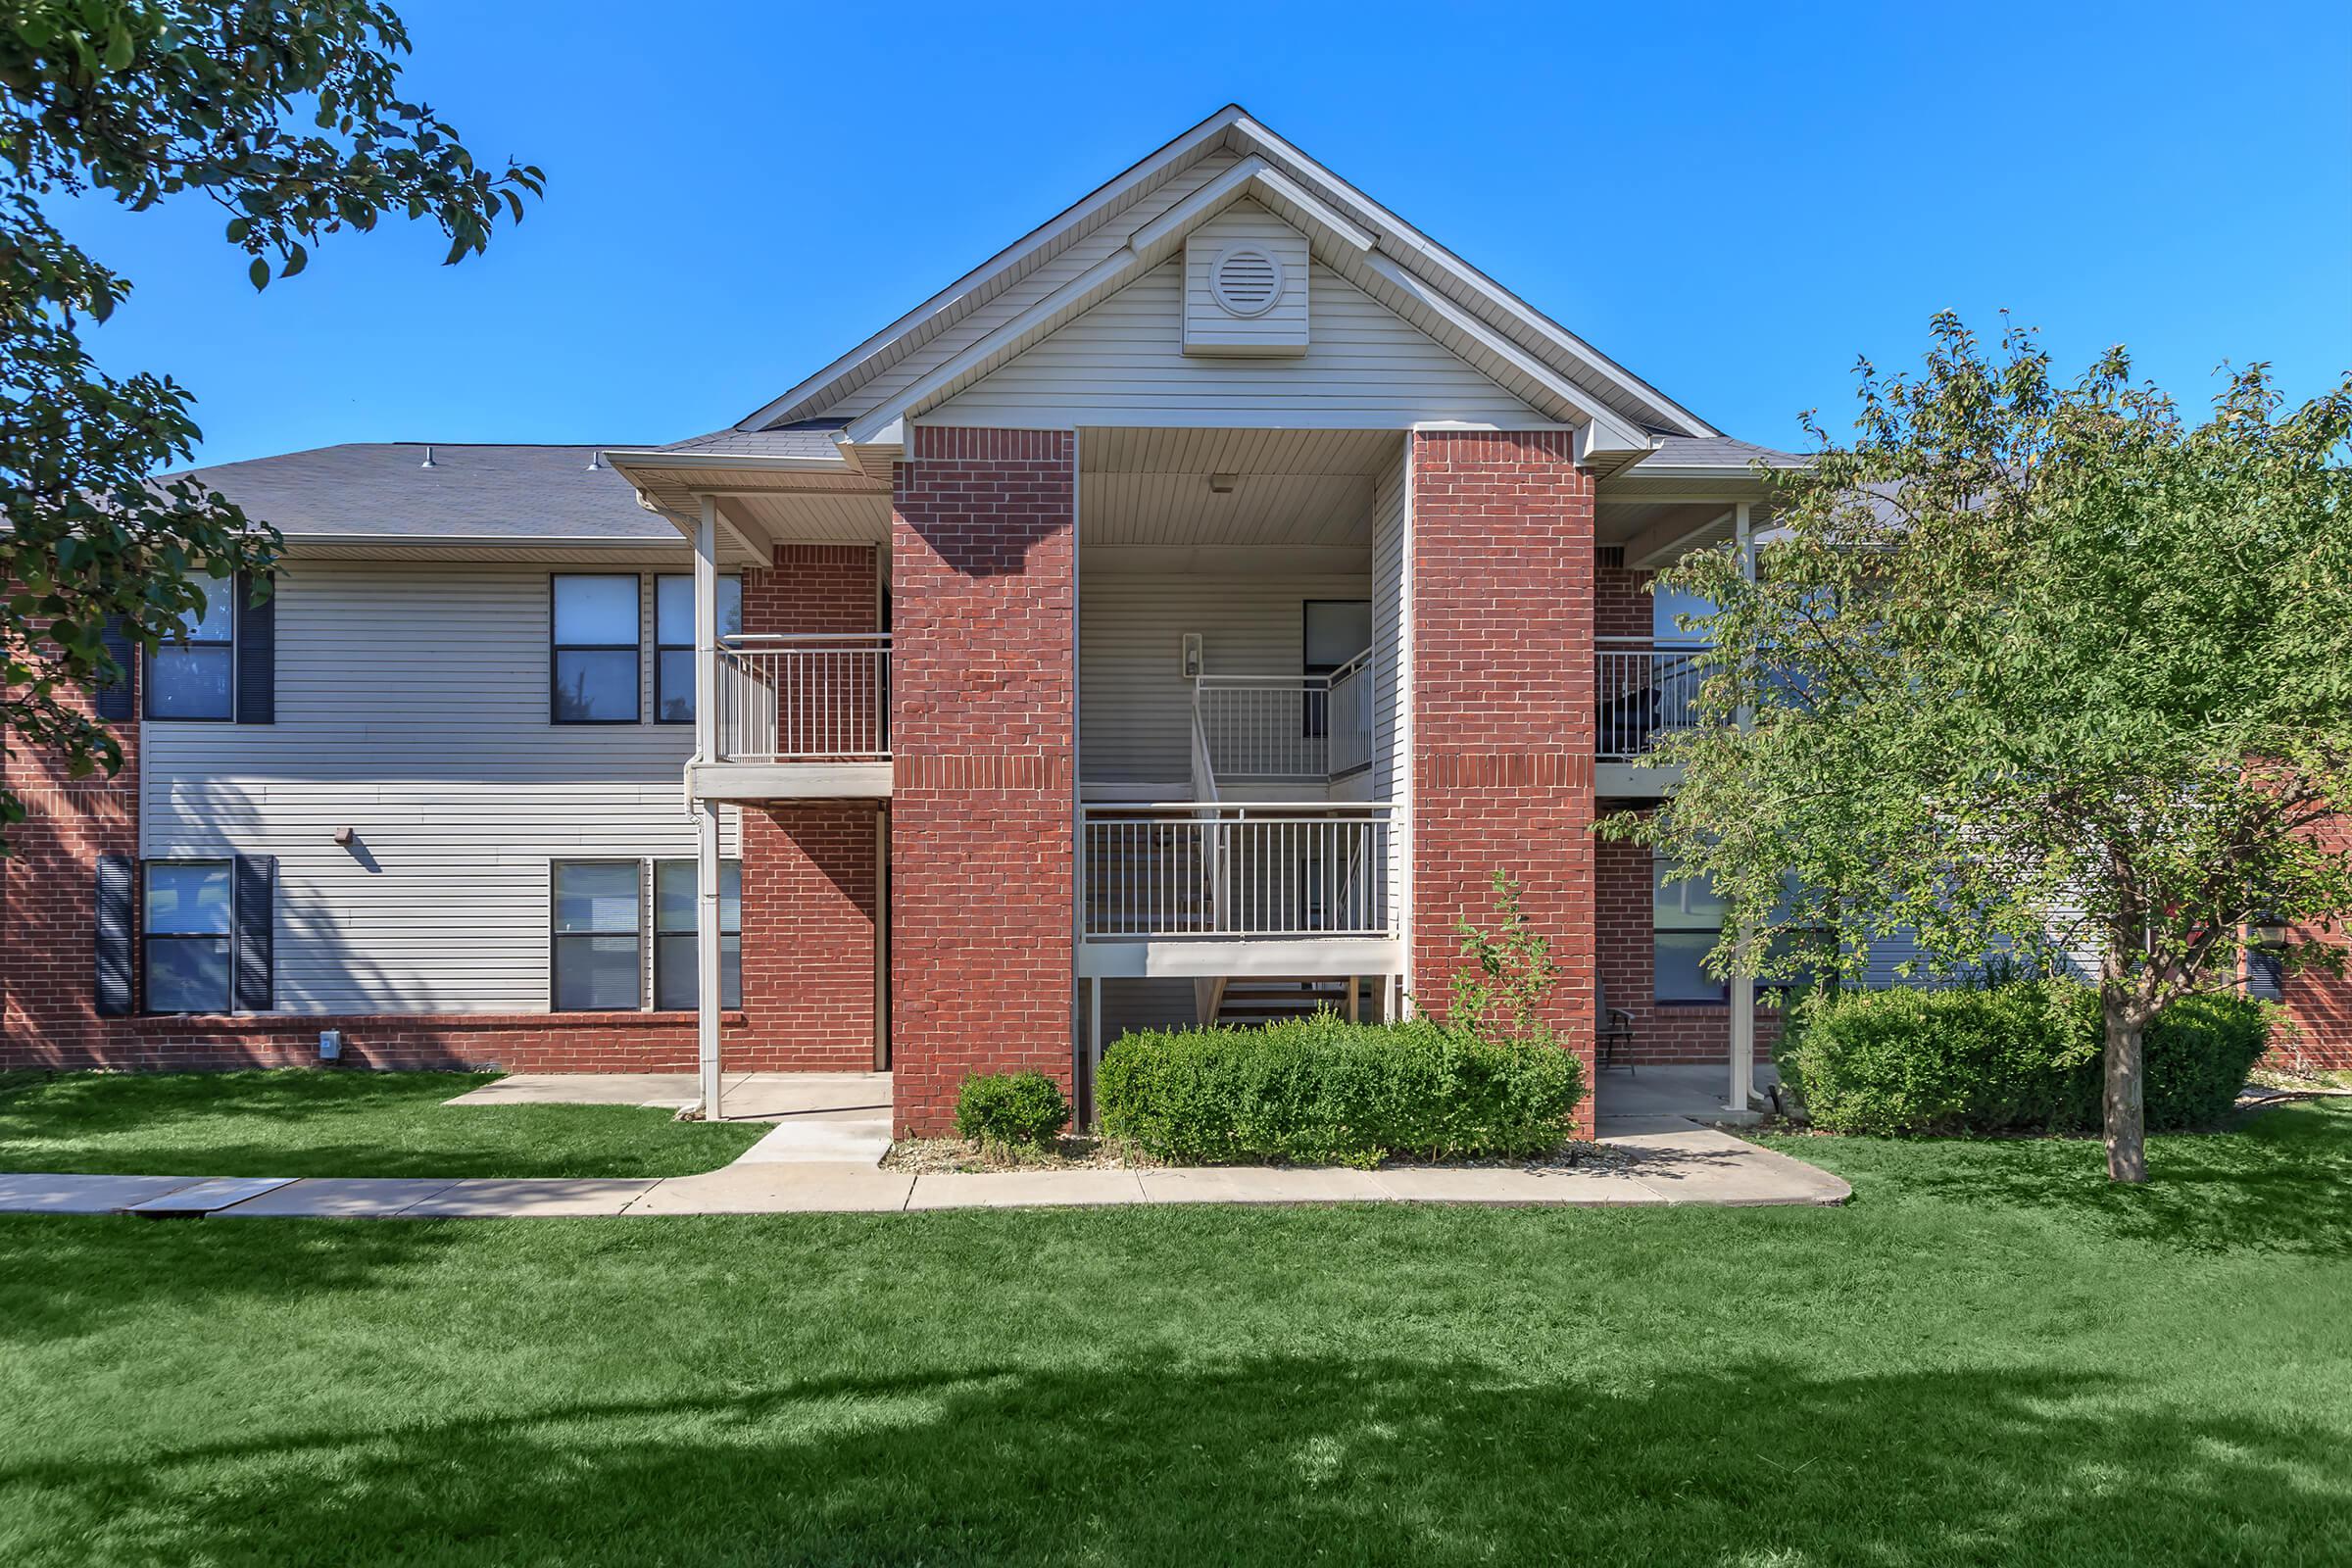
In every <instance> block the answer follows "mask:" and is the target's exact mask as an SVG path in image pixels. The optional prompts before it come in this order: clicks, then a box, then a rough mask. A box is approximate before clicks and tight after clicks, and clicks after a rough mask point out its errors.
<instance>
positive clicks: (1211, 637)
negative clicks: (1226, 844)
mask: <svg viewBox="0 0 2352 1568" xmlns="http://www.w3.org/2000/svg"><path fill="white" fill-rule="evenodd" d="M1370 597H1372V584H1371V582H1370V580H1369V579H1368V578H1365V577H1360V576H1260V577H1209V576H1198V577H1194V576H1174V575H1159V574H1152V575H1123V574H1122V575H1113V574H1107V573H1106V574H1102V575H1096V574H1092V573H1090V574H1089V575H1088V577H1087V579H1086V593H1085V595H1084V597H1083V598H1082V600H1081V601H1080V605H1079V612H1078V675H1079V701H1080V703H1081V705H1082V708H1081V711H1080V715H1079V719H1080V721H1079V736H1080V743H1079V744H1080V749H1081V750H1080V772H1081V774H1082V776H1083V777H1084V778H1085V780H1086V781H1087V782H1088V783H1139V784H1140V783H1154V784H1166V785H1169V786H1172V787H1178V788H1180V789H1181V790H1183V791H1188V792H1189V790H1190V789H1191V787H1192V786H1191V780H1192V771H1193V767H1192V760H1193V752H1192V721H1193V706H1192V705H1193V687H1192V682H1190V681H1188V680H1186V679H1185V678H1184V668H1183V662H1182V649H1183V642H1184V634H1185V633H1186V632H1188V631H1197V632H1200V633H1201V657H1202V660H1203V662H1205V665H1206V667H1207V669H1208V671H1209V673H1211V674H1219V675H1296V674H1298V673H1299V672H1300V670H1301V669H1302V668H1304V665H1305V636H1306V632H1305V611H1304V608H1303V607H1304V605H1305V603H1306V601H1307V600H1309V599H1369V598H1370ZM1375 614H1376V615H1377V611H1376V612H1375ZM1173 798H1175V799H1183V798H1184V796H1183V795H1182V794H1179V795H1178V796H1176V797H1173Z"/></svg>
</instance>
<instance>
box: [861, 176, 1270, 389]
mask: <svg viewBox="0 0 2352 1568" xmlns="http://www.w3.org/2000/svg"><path fill="white" fill-rule="evenodd" d="M1238 161H1239V160H1237V159H1236V158H1235V157H1234V155H1233V154H1232V153H1229V152H1222V151H1219V152H1212V153H1208V154H1206V155H1204V156H1203V157H1202V158H1201V160H1200V162H1198V163H1196V164H1194V165H1193V166H1192V167H1191V168H1189V169H1187V170H1185V171H1184V172H1182V173H1180V174H1178V175H1176V176H1175V177H1174V178H1172V179H1170V180H1168V181H1167V182H1166V183H1165V184H1163V185H1161V186H1160V187H1159V188H1158V189H1157V190H1154V191H1152V193H1151V194H1150V195H1148V196H1145V197H1143V198H1142V199H1141V200H1139V201H1137V202H1136V203H1135V204H1134V205H1132V206H1130V207H1129V208H1127V209H1126V210H1125V211H1124V212H1121V213H1118V214H1116V215H1114V216H1113V217H1112V218H1111V219H1110V220H1109V221H1106V222H1104V223H1103V224H1102V225H1100V226H1099V227H1097V228H1096V229H1095V231H1094V232H1093V233H1091V234H1088V235H1087V236H1086V237H1085V238H1083V239H1081V240H1079V241H1077V242H1076V243H1074V244H1072V245H1071V246H1070V247H1069V248H1068V249H1066V250H1064V251H1062V252H1060V253H1059V254H1058V255H1056V256H1054V258H1053V259H1052V260H1051V261H1048V262H1046V263H1044V264H1043V265H1041V266H1039V267H1038V268H1036V269H1035V270H1032V271H1030V272H1029V273H1027V274H1026V275H1025V276H1023V277H1021V278H1020V279H1019V280H1018V281H1016V282H1014V283H1011V284H1009V285H1007V286H1006V288H1005V291H1004V292H1003V293H1002V294H999V295H998V296H997V297H996V298H994V299H992V300H990V301H989V302H988V303H987V304H986V305H983V306H981V307H980V308H979V309H977V310H975V311H974V312H972V314H971V315H969V316H967V317H965V318H964V319H962V320H960V321H957V322H956V324H955V325H953V326H950V327H948V328H946V329H945V330H943V331H941V332H940V334H939V335H938V336H937V337H935V338H932V339H931V340H930V341H929V342H927V343H925V344H924V345H923V346H922V347H921V348H919V349H917V350H915V351H914V352H913V353H911V354H909V355H907V357H906V358H905V359H903V360H901V361H899V363H897V364H896V365H893V366H892V367H891V368H889V369H887V370H884V371H882V372H881V373H880V374H879V375H877V376H875V377H874V378H873V379H872V380H870V381H868V382H866V383H865V384H864V385H863V386H860V387H858V390H857V391H855V392H853V393H851V394H850V395H849V396H847V397H845V398H843V399H841V400H840V401H839V402H837V403H835V404H833V405H832V406H831V407H830V408H828V409H826V410H825V411H824V412H825V415H826V416H827V417H834V418H842V419H854V418H856V417H858V416H859V415H861V414H864V413H865V412H867V411H868V410H870V409H873V408H875V407H878V406H879V405H880V404H882V403H883V402H884V401H885V400H887V399H889V398H890V397H892V396H893V395H895V394H897V393H899V392H901V391H904V390H905V389H906V388H907V387H909V386H911V385H913V384H914V383H915V382H916V381H919V380H921V379H922V378H923V377H924V376H925V375H928V374H929V373H930V372H931V371H932V370H933V369H934V368H937V367H938V366H941V365H944V364H946V363H947V362H948V361H949V360H952V359H954V358H955V357H956V355H958V354H960V353H962V352H963V351H964V350H965V349H967V348H969V347H971V346H972V345H973V344H974V343H977V342H979V341H980V340H981V339H982V338H984V337H986V336H988V334H989V333H991V332H993V331H995V330H996V329H997V328H998V327H1000V326H1002V325H1004V324H1005V322H1006V321H1009V320H1011V319H1013V318H1014V317H1016V316H1018V315H1020V314H1021V312H1023V311H1025V310H1027V309H1028V308H1029V307H1030V306H1032V305H1035V304H1036V303H1037V302H1038V301H1039V300H1042V299H1044V298H1045V297H1046V296H1047V295H1049V294H1051V293H1053V292H1054V290H1055V289H1057V288H1059V287H1061V286H1062V285H1063V284H1064V283H1067V282H1068V281H1070V279H1072V278H1074V277H1076V276H1078V275H1079V274H1080V273H1082V272H1084V271H1086V270H1087V269H1088V268H1090V267H1093V266H1094V265H1095V264H1096V263H1098V262H1100V261H1102V260H1103V258H1104V257H1106V256H1108V255H1110V254H1111V253H1112V252H1114V251H1117V250H1120V249H1123V248H1124V247H1125V246H1126V244H1127V236H1128V235H1130V234H1132V233H1134V232H1135V231H1136V230H1137V229H1139V228H1141V227H1143V226H1144V225H1145V224H1146V223H1149V222H1151V221H1152V220H1153V219H1155V218H1157V217H1159V216H1160V215H1161V214H1162V213H1164V212H1166V211H1167V210H1168V209H1169V208H1171V207H1174V206H1175V205H1176V204H1177V203H1179V202H1181V201H1183V200H1184V199H1185V198H1186V197H1187V196H1190V195H1192V194H1193V192H1195V191H1197V190H1199V189H1200V188H1201V186H1203V185H1206V184H1208V183H1209V182H1210V181H1211V180H1214V179H1215V178H1216V177H1217V176H1218V175H1220V174H1222V173H1224V172H1225V171H1227V170H1228V169H1231V168H1232V167H1233V166H1234V164H1235V163H1236V162H1238ZM961 422H965V423H970V422H973V421H969V420H965V421H961Z"/></svg>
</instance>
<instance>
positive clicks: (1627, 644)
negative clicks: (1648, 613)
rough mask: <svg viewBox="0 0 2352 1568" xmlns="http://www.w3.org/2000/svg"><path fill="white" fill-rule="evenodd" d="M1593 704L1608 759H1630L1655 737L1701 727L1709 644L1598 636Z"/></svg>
mask: <svg viewBox="0 0 2352 1568" xmlns="http://www.w3.org/2000/svg"><path fill="white" fill-rule="evenodd" d="M1593 642H1594V644H1595V645H1596V646H1595V648H1594V651H1593V659H1594V670H1593V701H1594V709H1595V712H1594V718H1595V720H1596V724H1595V728H1596V731H1597V743H1596V745H1595V747H1594V750H1595V752H1596V753H1597V754H1598V755H1599V756H1600V757H1602V758H1604V759H1613V760H1620V761H1625V760H1632V759H1634V758H1637V757H1640V756H1641V755H1642V754H1643V753H1644V752H1647V751H1648V750H1649V749H1650V747H1651V746H1652V745H1654V744H1655V743H1656V740H1657V737H1658V736H1660V735H1663V734H1666V733H1668V732H1670V731H1673V730H1681V729H1693V728H1695V727H1697V724H1698V688H1699V684H1700V682H1702V681H1704V680H1705V679H1706V673H1707V671H1706V665H1707V660H1708V656H1709V655H1711V654H1712V653H1713V652H1714V650H1713V649H1712V648H1711V647H1710V646H1709V645H1708V644H1705V643H1694V642H1677V641H1674V640H1673V639H1670V638H1656V637H1595V638H1594V639H1593Z"/></svg>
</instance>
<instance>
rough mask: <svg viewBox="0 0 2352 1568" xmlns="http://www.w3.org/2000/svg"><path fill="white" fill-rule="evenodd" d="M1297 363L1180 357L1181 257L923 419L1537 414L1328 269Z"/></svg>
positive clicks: (1070, 421) (1368, 424) (1358, 420)
mask: <svg viewBox="0 0 2352 1568" xmlns="http://www.w3.org/2000/svg"><path fill="white" fill-rule="evenodd" d="M1308 277H1309V289H1310V296H1311V297H1310V303H1309V306H1308V309H1309V312H1310V315H1311V318H1312V323H1313V329H1312V341H1311V343H1310V345H1309V347H1308V349H1307V351H1306V353H1305V354H1303V355H1301V356H1299V357H1298V358H1296V359H1271V360H1248V359H1214V358H1207V357H1201V356H1188V355H1187V354H1186V353H1185V352H1184V322H1183V305H1184V301H1183V290H1184V264H1183V262H1182V260H1181V259H1180V260H1178V261H1173V262H1169V263H1167V264H1166V265H1165V266H1162V267H1158V268H1155V269H1153V270H1152V271H1150V272H1148V273H1146V274H1145V275H1144V276H1143V277H1141V278H1139V279H1137V280H1136V281H1135V282H1134V283H1132V284H1130V285H1129V286H1128V287H1126V288H1124V289H1122V290H1120V291H1119V292H1118V293H1116V294H1114V295H1112V296H1111V297H1110V298H1109V299H1107V300H1104V301H1103V303H1102V304H1100V305H1098V306H1096V307H1095V308H1094V309H1093V310H1091V311H1088V312H1087V313H1086V314H1084V315H1083V316H1080V317H1079V318H1078V319H1076V320H1073V321H1071V322H1070V323H1069V324H1068V325H1067V326H1064V327H1063V328H1062V329H1061V330H1060V331H1058V332H1055V333H1054V335H1053V336H1051V337H1049V338H1047V339H1046V340H1045V341H1043V342H1041V343H1039V344H1037V345H1036V346H1035V347H1033V348H1031V349H1029V350H1028V351H1027V352H1026V353H1023V354H1021V355H1019V356H1017V357H1016V358H1014V359H1012V360H1011V361H1009V362H1007V363H1006V364H1005V365H1004V366H1002V367H1001V368H998V369H997V370H996V371H995V372H994V373H992V374H990V375H988V376H986V377H984V378H982V379H981V380H980V381H978V382H976V383H974V384H973V385H971V386H970V387H967V388H965V389H964V390H963V391H962V392H959V393H957V394H956V396H955V397H953V398H951V399H949V400H948V401H947V402H945V403H943V404H941V405H940V406H939V407H938V408H936V409H934V410H932V411H931V412H930V413H928V414H926V415H924V416H923V417H922V422H923V423H926V424H956V425H1005V426H1009V427H1017V428H1058V427H1061V426H1074V425H1082V424H1091V425H1119V424H1126V425H1184V426H1194V427H1225V428H1232V427H1247V426H1256V425H1277V426H1284V427H1289V428H1294V429H1297V428H1311V429H1400V428H1402V427H1404V426H1406V425H1409V424H1412V423H1415V422H1416V421H1421V420H1446V421H1451V422H1456V423H1462V424H1471V425H1487V426H1493V427H1496V428H1509V427H1524V426H1528V425H1535V424H1541V423H1543V422H1544V420H1543V418H1542V417H1541V416H1540V415H1538V414H1537V413H1536V412H1535V411H1534V410H1532V409H1530V408H1529V407H1528V406H1527V405H1526V404H1524V403H1522V402H1520V401H1519V400H1518V399H1517V398H1514V397H1512V396H1511V395H1510V394H1509V393H1508V392H1505V391H1504V390H1503V389H1502V388H1500V387H1499V386H1496V385H1495V383H1494V382H1493V381H1491V380H1489V379H1487V377H1485V376H1484V375H1482V374H1480V373H1479V372H1478V371H1477V370H1475V369H1473V368H1471V367H1470V366H1468V365H1467V364H1465V363H1463V362H1462V361H1461V360H1460V359H1458V358H1456V357H1455V356H1454V355H1453V354H1451V353H1450V352H1448V351H1447V350H1446V349H1445V348H1443V347H1441V346H1440V345H1439V344H1438V342H1437V341H1436V340H1435V339H1434V338H1431V337H1430V336H1429V335H1428V334H1426V333H1424V332H1422V331H1421V330H1420V329H1419V328H1417V327H1414V326H1412V325H1410V324H1409V323H1407V322H1406V321H1404V320H1403V319H1401V318H1399V317H1397V315H1396V314H1394V313H1393V312H1391V311H1390V310H1389V309H1388V308H1387V307H1385V306H1383V305H1381V304H1380V303H1378V302H1377V301H1375V300H1374V299H1373V298H1372V297H1371V296H1370V295H1368V294H1366V293H1364V292H1363V291H1362V290H1361V289H1359V288H1357V287H1355V285H1353V284H1352V283H1349V282H1348V281H1347V280H1346V279H1344V278H1342V277H1341V276H1340V275H1339V274H1338V273H1336V272H1334V271H1332V270H1330V269H1328V268H1326V267H1323V266H1322V265H1320V264H1319V263H1318V264H1316V265H1314V266H1312V267H1311V268H1310V269H1309V270H1308Z"/></svg>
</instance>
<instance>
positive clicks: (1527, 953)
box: [1449, 870, 1559, 1046]
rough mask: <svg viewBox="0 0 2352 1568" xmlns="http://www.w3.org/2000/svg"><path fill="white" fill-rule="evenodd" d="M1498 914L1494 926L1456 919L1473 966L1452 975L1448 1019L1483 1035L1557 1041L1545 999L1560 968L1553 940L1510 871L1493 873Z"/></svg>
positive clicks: (1483, 1037)
mask: <svg viewBox="0 0 2352 1568" xmlns="http://www.w3.org/2000/svg"><path fill="white" fill-rule="evenodd" d="M1454 927H1455V929H1456V930H1458V931H1459V932H1460V933H1461V937H1462V954H1463V956H1465V957H1467V958H1468V959H1469V960H1470V963H1471V967H1469V968H1467V969H1463V970H1461V971H1459V972H1458V973H1456V974H1455V975H1454V977H1453V1000H1452V1013H1451V1016H1450V1019H1449V1021H1450V1022H1451V1023H1452V1024H1453V1025H1454V1026H1455V1027H1457V1028H1460V1029H1465V1030H1467V1031H1469V1032H1470V1033H1471V1034H1473V1035H1476V1036H1477V1037H1478V1038H1479V1039H1481V1040H1492V1041H1510V1042H1515V1043H1521V1044H1526V1045H1541V1046H1551V1045H1557V1044H1558V1043H1559V1042H1558V1040H1557V1039H1556V1038H1555V1036H1554V1035H1553V1033H1552V1028H1551V1025H1550V1023H1549V1022H1548V1021H1546V1020H1545V1018H1544V1000H1545V999H1546V998H1547V997H1549V996H1550V995H1551V989H1552V986H1553V985H1554V983H1555V982H1556V981H1557V980H1558V978H1559V970H1558V968H1557V966H1556V965H1554V964H1553V963H1552V961H1551V944H1550V943H1549V942H1548V941H1546V940H1545V939H1544V933H1543V932H1541V931H1538V930H1537V929H1536V928H1535V926H1534V924H1533V923H1531V922H1530V921H1529V920H1528V918H1527V912H1526V911H1525V910H1524V909H1522V908H1521V907H1519V883H1518V881H1517V880H1516V879H1515V878H1513V877H1512V876H1511V874H1510V873H1509V872H1508V871H1501V870H1497V871H1496V872H1495V929H1494V930H1493V931H1486V930H1482V929H1480V928H1479V927H1478V926H1476V925H1473V924H1472V923H1471V922H1470V921H1469V920H1468V919H1467V918H1466V917H1464V918H1457V919H1456V920H1455V921H1454Z"/></svg>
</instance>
